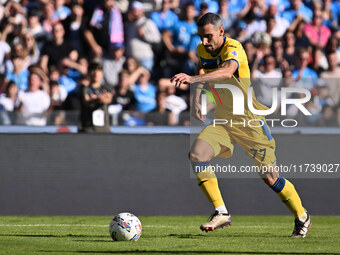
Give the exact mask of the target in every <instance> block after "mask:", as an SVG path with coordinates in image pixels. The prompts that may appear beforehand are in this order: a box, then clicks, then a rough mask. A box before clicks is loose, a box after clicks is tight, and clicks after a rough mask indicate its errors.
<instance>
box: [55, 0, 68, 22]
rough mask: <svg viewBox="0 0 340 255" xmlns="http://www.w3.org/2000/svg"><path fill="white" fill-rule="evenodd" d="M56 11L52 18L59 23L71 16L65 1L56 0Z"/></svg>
mask: <svg viewBox="0 0 340 255" xmlns="http://www.w3.org/2000/svg"><path fill="white" fill-rule="evenodd" d="M54 8H55V11H54V13H53V16H52V18H53V19H54V20H57V21H58V22H60V21H62V20H64V19H66V18H67V17H68V16H70V14H71V10H70V9H69V8H68V7H67V6H65V0H55V1H54Z"/></svg>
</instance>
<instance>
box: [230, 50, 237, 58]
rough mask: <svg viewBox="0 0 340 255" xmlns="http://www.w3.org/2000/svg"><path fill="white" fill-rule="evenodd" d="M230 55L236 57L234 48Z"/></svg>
mask: <svg viewBox="0 0 340 255" xmlns="http://www.w3.org/2000/svg"><path fill="white" fill-rule="evenodd" d="M231 55H233V56H234V57H235V58H236V57H237V52H236V51H235V50H234V51H233V52H232V53H231Z"/></svg>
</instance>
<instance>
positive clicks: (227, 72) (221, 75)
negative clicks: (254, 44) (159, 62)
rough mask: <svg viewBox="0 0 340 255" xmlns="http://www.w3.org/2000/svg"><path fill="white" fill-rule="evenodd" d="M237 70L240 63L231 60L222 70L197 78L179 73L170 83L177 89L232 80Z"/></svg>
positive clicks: (224, 64)
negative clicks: (195, 84)
mask: <svg viewBox="0 0 340 255" xmlns="http://www.w3.org/2000/svg"><path fill="white" fill-rule="evenodd" d="M237 68H238V63H237V62H236V61H233V60H229V61H226V62H224V63H223V64H222V66H221V67H220V68H218V69H216V70H214V71H212V72H209V73H204V74H198V75H195V76H190V75H187V74H185V73H179V74H176V75H174V76H173V77H172V78H171V79H170V81H171V83H174V84H175V86H176V87H180V86H181V85H182V84H192V83H197V82H218V81H223V80H227V79H230V78H232V77H233V74H234V73H235V71H236V70H237Z"/></svg>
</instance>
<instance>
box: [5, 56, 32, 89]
mask: <svg viewBox="0 0 340 255" xmlns="http://www.w3.org/2000/svg"><path fill="white" fill-rule="evenodd" d="M11 61H12V64H13V67H14V68H13V72H8V73H6V79H7V81H13V82H14V83H15V84H16V85H17V86H18V88H19V90H21V91H26V90H27V88H28V76H29V71H28V69H26V68H25V67H24V60H23V59H22V58H20V57H19V56H18V55H16V54H12V56H11Z"/></svg>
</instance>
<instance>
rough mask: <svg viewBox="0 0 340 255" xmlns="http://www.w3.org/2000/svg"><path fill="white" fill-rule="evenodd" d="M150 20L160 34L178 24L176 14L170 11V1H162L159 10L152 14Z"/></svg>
mask: <svg viewBox="0 0 340 255" xmlns="http://www.w3.org/2000/svg"><path fill="white" fill-rule="evenodd" d="M150 18H151V19H152V21H153V22H154V23H155V24H156V26H157V28H158V30H159V31H160V32H161V33H163V31H164V30H169V29H171V28H172V27H173V26H174V25H175V24H176V23H177V22H178V16H177V14H176V13H174V12H173V11H172V10H171V0H163V1H162V7H161V10H160V11H156V12H152V13H151V15H150Z"/></svg>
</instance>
